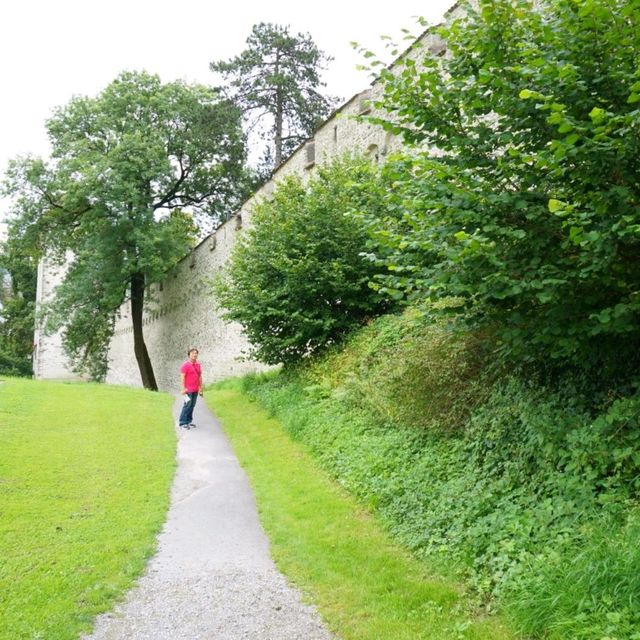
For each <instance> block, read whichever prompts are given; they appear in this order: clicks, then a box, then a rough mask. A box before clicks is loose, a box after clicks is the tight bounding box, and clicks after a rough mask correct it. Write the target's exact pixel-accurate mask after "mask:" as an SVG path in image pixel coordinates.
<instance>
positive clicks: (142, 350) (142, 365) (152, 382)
mask: <svg viewBox="0 0 640 640" xmlns="http://www.w3.org/2000/svg"><path fill="white" fill-rule="evenodd" d="M143 306H144V274H142V273H134V274H133V275H132V276H131V322H132V324H133V352H134V354H135V356H136V361H137V362H138V369H139V370H140V377H141V378H142V386H143V387H144V388H145V389H150V390H151V391H157V390H158V385H157V383H156V378H155V376H154V375H153V367H152V366H151V359H150V358H149V353H148V352H147V345H146V344H145V343H144V336H143V334H142V310H143Z"/></svg>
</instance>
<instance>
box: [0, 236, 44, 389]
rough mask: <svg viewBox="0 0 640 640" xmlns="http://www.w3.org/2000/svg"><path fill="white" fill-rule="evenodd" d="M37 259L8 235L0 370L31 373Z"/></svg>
mask: <svg viewBox="0 0 640 640" xmlns="http://www.w3.org/2000/svg"><path fill="white" fill-rule="evenodd" d="M36 274H37V267H36V261H35V259H34V258H33V257H32V256H31V255H29V254H28V253H26V252H24V251H23V246H22V245H21V244H20V243H17V242H16V241H15V239H12V238H9V239H7V240H6V241H5V242H4V243H2V244H0V373H2V374H5V375H14V376H27V377H28V376H31V374H32V366H31V351H32V349H33V330H34V325H35V318H34V308H35V299H36Z"/></svg>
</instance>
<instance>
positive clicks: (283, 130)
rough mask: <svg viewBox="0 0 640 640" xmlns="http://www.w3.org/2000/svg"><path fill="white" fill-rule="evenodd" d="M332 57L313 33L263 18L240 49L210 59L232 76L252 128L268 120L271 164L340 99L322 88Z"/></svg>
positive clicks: (216, 68) (306, 134)
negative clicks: (225, 56) (323, 92)
mask: <svg viewBox="0 0 640 640" xmlns="http://www.w3.org/2000/svg"><path fill="white" fill-rule="evenodd" d="M330 60H331V58H330V57H328V56H326V55H325V54H324V53H323V52H322V51H320V50H319V49H318V47H317V46H316V45H315V43H314V42H313V40H312V39H311V36H310V35H309V34H303V33H298V34H297V35H295V36H293V35H291V34H290V33H289V28H288V27H282V26H280V25H274V24H268V23H264V22H261V23H260V24H257V25H254V27H253V29H252V31H251V35H250V36H249V37H248V38H247V48H246V49H245V50H244V51H243V52H242V53H241V54H240V55H238V56H236V57H235V58H231V59H230V60H227V61H222V60H221V61H218V62H212V63H211V64H210V65H209V66H210V69H211V70H212V71H214V72H216V73H219V74H221V75H222V77H223V78H224V80H225V81H227V82H228V85H227V91H228V94H229V95H230V96H231V97H232V98H233V100H234V101H235V102H236V103H237V104H238V105H239V106H240V108H241V109H242V111H243V113H244V114H245V117H246V120H247V123H248V125H249V128H250V129H253V128H255V127H256V126H258V125H259V124H260V125H263V127H264V122H265V121H266V122H267V123H268V124H267V125H266V129H267V133H266V134H265V135H266V136H267V137H268V138H269V139H270V141H271V144H270V146H269V148H268V150H267V153H266V157H267V158H268V161H270V160H271V159H272V164H271V167H270V168H273V167H274V166H275V167H277V166H278V165H279V164H280V163H281V162H282V160H283V159H284V158H286V157H287V156H288V155H289V154H290V153H291V151H292V150H293V149H295V148H296V147H297V146H298V145H299V144H300V143H301V142H303V141H304V140H305V139H306V138H308V137H309V136H310V135H311V134H312V133H313V131H314V130H315V129H316V128H317V127H318V125H319V124H320V122H322V120H323V119H324V118H326V117H327V115H328V114H329V112H330V110H331V109H332V107H333V105H334V103H335V99H333V98H327V97H325V96H323V95H321V94H320V93H319V91H318V89H319V88H320V87H322V86H324V83H322V82H321V80H320V73H321V71H322V70H323V69H324V65H325V64H326V63H327V62H329V61H330Z"/></svg>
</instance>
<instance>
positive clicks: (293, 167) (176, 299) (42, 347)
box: [34, 33, 443, 391]
mask: <svg viewBox="0 0 640 640" xmlns="http://www.w3.org/2000/svg"><path fill="white" fill-rule="evenodd" d="M422 41H423V42H424V44H425V45H426V46H428V47H429V48H431V49H432V50H436V51H440V50H442V49H443V44H442V42H441V41H440V40H439V39H438V38H437V37H435V36H433V35H431V34H428V33H427V34H424V35H423V36H422ZM418 51H419V48H418V47H415V46H414V47H411V48H409V50H407V52H405V54H403V55H407V56H411V57H414V56H415V55H417V52H418ZM392 69H393V67H392ZM380 91H381V87H380V86H379V85H378V84H376V83H374V84H373V85H372V86H371V87H370V88H369V89H367V90H366V91H363V92H361V93H358V94H356V95H355V96H353V98H351V99H350V100H349V101H348V102H346V103H345V104H344V105H343V106H342V107H341V108H340V109H339V110H338V111H336V112H335V113H334V114H333V115H332V116H331V117H330V118H329V119H328V120H327V121H326V122H325V123H324V124H323V125H322V126H321V127H320V128H319V129H318V130H317V131H316V132H315V134H314V136H313V138H312V139H310V140H308V141H307V142H306V143H304V144H303V145H301V146H300V147H299V148H298V149H297V150H296V152H295V153H294V154H293V155H292V156H291V157H290V158H289V159H288V160H287V161H286V162H285V163H283V164H282V165H281V166H280V167H279V168H278V170H277V171H276V172H275V174H274V176H273V179H272V180H270V181H269V182H268V183H266V184H265V185H264V186H263V187H262V188H261V189H260V190H259V191H258V192H257V193H256V194H255V195H254V196H252V197H251V198H250V199H249V200H248V201H247V202H245V204H244V205H243V206H242V207H241V209H240V211H238V212H237V213H236V215H235V216H233V217H232V218H231V219H230V220H229V221H228V222H226V223H225V224H223V225H222V226H221V227H219V228H218V229H217V230H216V231H215V233H213V234H212V235H210V236H209V237H207V238H206V239H205V240H203V241H202V242H201V243H200V244H199V245H198V246H197V247H196V248H195V249H194V250H193V251H192V252H191V253H190V254H189V255H188V256H187V257H185V258H184V259H183V260H182V261H181V262H180V263H179V264H178V265H177V267H176V268H175V269H173V270H172V271H171V272H170V273H169V274H168V275H167V277H166V278H165V280H164V282H162V283H161V284H160V285H152V286H151V287H150V289H149V291H148V294H149V296H148V298H149V302H148V303H147V304H146V306H145V316H144V335H145V342H146V344H147V349H148V350H149V355H150V357H151V362H152V363H153V367H154V371H155V375H156V378H157V382H158V386H159V388H160V389H162V390H165V391H176V389H177V388H178V384H179V374H178V371H179V367H180V364H181V363H182V362H183V361H184V360H185V359H186V352H187V349H188V348H190V347H196V348H198V350H199V351H200V361H201V362H202V365H203V371H204V377H205V381H212V380H217V379H220V378H225V377H229V376H234V375H241V374H244V373H248V372H255V371H262V370H265V369H266V367H265V366H264V365H262V364H260V363H258V362H255V361H251V360H247V359H244V358H243V354H244V353H246V352H247V350H248V348H249V344H248V343H247V340H246V338H245V337H244V335H243V333H242V330H241V328H240V327H239V326H238V325H237V324H234V323H227V322H225V321H223V320H222V319H221V317H220V313H219V311H218V310H217V308H216V301H215V299H214V296H213V294H212V292H211V284H210V282H211V278H212V277H213V276H214V275H215V274H216V273H218V272H219V271H220V269H222V268H223V266H224V264H225V263H226V261H227V258H228V256H229V253H230V251H231V249H232V247H233V245H234V243H235V240H236V238H237V236H238V234H239V233H242V229H243V228H246V227H247V226H248V225H250V223H251V210H252V207H253V205H254V204H255V202H256V201H258V200H259V199H261V198H268V197H269V195H270V194H271V193H272V191H273V189H274V186H275V185H276V184H277V182H278V181H279V180H281V179H282V178H283V177H285V176H288V175H292V174H296V175H300V176H303V177H304V176H308V175H311V173H312V171H313V169H314V167H316V166H317V165H318V164H322V163H324V162H327V161H329V160H330V159H331V158H334V157H336V156H339V155H342V154H344V153H347V152H354V153H364V154H367V155H369V156H371V157H372V159H374V160H375V161H378V162H382V161H383V160H384V157H385V156H386V155H387V154H388V153H389V152H390V151H393V150H394V149H397V148H399V147H400V142H399V140H398V139H396V138H394V137H392V136H391V135H390V134H388V133H386V132H385V131H384V130H383V129H382V128H381V127H378V126H374V125H371V124H367V123H363V122H360V121H358V120H357V119H355V118H354V116H360V115H364V114H367V113H370V112H371V104H370V103H371V101H372V100H375V99H376V97H377V96H378V95H379V92H380ZM49 266H50V265H48V264H47V263H46V262H43V264H42V265H41V267H42V269H41V271H42V273H41V274H39V279H38V282H39V294H38V296H39V297H38V300H43V299H46V296H47V295H50V292H51V289H52V288H53V286H55V281H56V278H58V281H59V278H60V277H61V274H60V272H58V273H54V272H52V271H50V269H49ZM40 281H42V291H40ZM118 315H119V317H118V319H117V322H116V327H115V335H114V337H113V339H112V341H111V345H110V349H109V356H108V358H109V370H108V375H107V382H109V383H114V384H123V385H131V386H141V381H140V375H139V372H138V367H137V364H136V361H135V357H134V355H133V333H132V329H131V310H130V306H129V303H128V302H127V303H125V304H124V305H123V306H122V307H121V309H120V312H119V314H118ZM38 344H39V347H38V348H37V350H36V353H35V359H34V371H35V376H36V377H37V378H65V377H73V375H72V374H70V373H69V372H68V371H66V370H65V364H64V358H63V356H62V351H61V348H60V338H59V335H57V336H48V337H47V336H44V335H43V334H42V332H39V333H38Z"/></svg>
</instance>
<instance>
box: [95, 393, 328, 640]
mask: <svg viewBox="0 0 640 640" xmlns="http://www.w3.org/2000/svg"><path fill="white" fill-rule="evenodd" d="M179 408H180V402H179V401H177V402H176V405H175V406H174V413H175V412H177V411H178V410H179ZM176 415H177V413H176ZM195 420H196V423H197V424H198V427H197V428H196V429H191V430H188V431H184V430H182V429H179V433H178V437H179V441H178V470H177V473H176V477H175V479H174V483H173V488H172V495H171V508H170V510H169V514H168V519H167V522H166V524H165V526H164V529H163V531H162V533H161V534H160V536H159V538H158V543H159V544H158V552H157V554H156V555H155V556H154V557H153V558H152V560H151V561H150V563H149V565H148V567H147V570H146V572H145V574H144V575H143V576H142V578H141V579H140V580H139V581H138V583H137V585H136V586H135V587H134V588H133V589H132V590H131V591H130V592H129V593H128V595H127V597H126V600H125V601H124V602H123V603H122V604H120V605H118V606H117V607H116V609H115V610H114V611H113V612H111V613H108V614H104V615H101V616H99V617H98V619H97V620H96V625H95V628H94V631H93V633H92V634H91V635H89V636H83V640H245V639H246V640H249V639H250V640H298V639H300V640H302V639H304V640H330V639H331V638H332V636H331V634H330V633H329V632H328V631H327V630H326V629H325V628H324V627H323V625H322V622H321V621H320V618H319V617H318V615H317V613H316V612H315V611H314V610H313V609H312V608H311V607H309V606H307V605H306V604H303V603H302V602H301V598H300V593H299V592H298V591H296V590H295V589H293V588H292V587H291V586H289V585H288V584H287V582H286V580H285V579H284V577H283V576H282V575H281V574H280V573H279V572H278V570H277V569H276V567H275V565H274V564H273V561H272V560H271V558H270V556H269V542H268V540H267V538H266V536H265V534H264V532H263V531H262V528H261V526H260V523H259V521H258V516H257V512H256V506H255V502H254V499H253V495H252V493H251V489H250V487H249V484H248V481H247V478H246V476H245V474H244V472H243V470H242V469H241V468H240V466H239V464H238V461H237V459H236V457H235V456H234V454H233V451H232V450H231V448H230V446H229V443H228V442H227V440H226V437H225V436H224V434H223V433H222V431H221V429H220V426H219V424H218V422H217V420H216V419H215V418H214V416H213V415H212V414H211V412H210V411H209V409H208V408H207V407H206V405H205V403H204V402H203V401H202V399H200V400H199V402H198V405H196V412H195Z"/></svg>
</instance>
